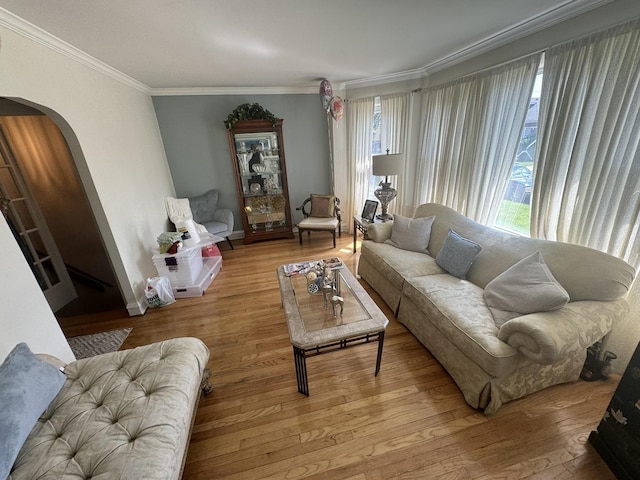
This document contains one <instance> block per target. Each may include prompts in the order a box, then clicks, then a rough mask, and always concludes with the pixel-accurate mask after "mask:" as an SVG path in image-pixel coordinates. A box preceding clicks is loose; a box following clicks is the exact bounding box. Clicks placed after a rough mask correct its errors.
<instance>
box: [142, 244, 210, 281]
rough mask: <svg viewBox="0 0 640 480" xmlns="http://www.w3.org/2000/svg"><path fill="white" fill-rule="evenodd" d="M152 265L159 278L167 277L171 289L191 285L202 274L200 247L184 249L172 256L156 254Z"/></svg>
mask: <svg viewBox="0 0 640 480" xmlns="http://www.w3.org/2000/svg"><path fill="white" fill-rule="evenodd" d="M153 264H154V265H155V266H156V270H157V271H158V275H159V276H161V277H169V281H170V282H171V286H172V287H180V286H183V285H193V284H194V283H195V281H196V280H197V278H198V275H200V272H202V247H200V246H196V247H191V248H185V249H183V250H182V251H180V252H178V253H176V254H173V255H172V254H170V253H157V254H155V255H154V256H153Z"/></svg>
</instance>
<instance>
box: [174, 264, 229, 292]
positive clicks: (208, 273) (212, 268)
mask: <svg viewBox="0 0 640 480" xmlns="http://www.w3.org/2000/svg"><path fill="white" fill-rule="evenodd" d="M203 263H204V266H203V268H202V272H200V275H199V276H198V279H197V280H196V282H195V284H194V285H185V286H178V287H174V286H173V285H172V286H171V287H172V290H173V295H174V297H176V298H186V297H201V296H202V295H204V293H205V292H206V290H207V288H209V285H211V282H213V279H214V278H216V276H217V275H218V272H219V271H220V268H221V267H222V257H210V258H204V262H203Z"/></svg>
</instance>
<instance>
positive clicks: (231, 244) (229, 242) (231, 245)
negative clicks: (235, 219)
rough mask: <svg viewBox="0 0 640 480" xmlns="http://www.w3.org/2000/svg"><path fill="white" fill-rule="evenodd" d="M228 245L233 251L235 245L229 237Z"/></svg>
mask: <svg viewBox="0 0 640 480" xmlns="http://www.w3.org/2000/svg"><path fill="white" fill-rule="evenodd" d="M227 243H228V244H229V246H230V247H231V250H233V243H231V239H230V238H229V237H227Z"/></svg>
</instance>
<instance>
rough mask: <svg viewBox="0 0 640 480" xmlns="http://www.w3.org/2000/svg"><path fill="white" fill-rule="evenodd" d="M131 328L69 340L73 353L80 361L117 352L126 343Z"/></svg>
mask: <svg viewBox="0 0 640 480" xmlns="http://www.w3.org/2000/svg"><path fill="white" fill-rule="evenodd" d="M129 332H131V328H123V329H121V330H112V331H110V332H102V333H94V334H92V335H81V336H78V337H71V338H67V342H69V346H70V347H71V351H72V352H73V354H74V355H75V356H76V358H77V359H78V360H80V359H81V358H87V357H94V356H96V355H100V354H103V353H109V352H115V351H117V350H118V349H119V348H120V345H122V343H123V342H124V341H125V339H126V338H127V336H128V335H129Z"/></svg>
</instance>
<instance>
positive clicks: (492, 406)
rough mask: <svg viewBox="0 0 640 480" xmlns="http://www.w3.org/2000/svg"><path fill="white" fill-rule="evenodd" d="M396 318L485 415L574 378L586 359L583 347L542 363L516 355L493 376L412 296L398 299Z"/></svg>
mask: <svg viewBox="0 0 640 480" xmlns="http://www.w3.org/2000/svg"><path fill="white" fill-rule="evenodd" d="M397 319H398V321H399V322H400V323H402V324H403V325H405V326H406V327H407V328H408V329H409V331H410V332H411V333H412V334H413V335H414V336H415V337H416V338H417V339H418V341H420V343H422V345H424V346H425V347H426V348H427V350H429V351H430V352H431V354H432V355H433V356H434V357H435V358H436V359H437V360H438V362H440V364H441V365H442V366H443V367H444V369H445V370H446V371H447V372H448V373H449V375H450V376H451V378H453V380H454V381H455V382H456V384H457V385H458V388H460V391H461V392H462V395H463V396H464V399H465V401H466V402H467V403H468V404H469V405H470V406H471V407H473V408H480V409H483V410H484V413H485V414H487V415H492V414H494V413H496V412H497V411H498V409H499V408H500V407H501V406H502V405H503V404H504V403H507V402H509V401H511V400H515V399H516V398H520V397H524V396H526V395H529V394H531V393H534V392H537V391H538V390H541V389H543V388H547V387H550V386H552V385H557V384H561V383H567V382H573V381H576V380H577V379H578V378H579V376H580V372H581V371H582V366H583V365H584V361H585V359H586V351H580V352H577V353H576V354H574V355H570V356H568V357H566V358H564V359H563V360H562V361H561V362H558V363H556V364H552V365H541V364H538V363H535V362H533V361H531V360H529V359H527V358H526V357H524V356H523V355H519V357H518V360H517V361H518V365H517V367H516V368H515V369H514V370H513V371H512V372H510V373H508V374H507V375H504V376H501V377H493V376H491V375H489V374H488V373H486V372H485V371H484V370H483V369H482V368H480V367H479V366H478V365H477V364H476V363H475V362H473V361H471V360H470V359H469V358H468V357H467V356H466V355H465V353H464V352H463V351H461V350H460V349H459V348H457V347H456V346H455V345H454V344H453V343H451V342H450V341H449V339H448V338H447V337H446V336H445V335H443V334H442V332H440V330H439V329H438V328H437V327H436V326H435V325H434V324H433V322H432V321H431V320H430V319H429V318H428V317H427V316H426V315H425V314H424V313H423V312H422V311H421V310H420V309H419V308H418V307H417V306H416V305H415V304H414V303H413V302H412V301H411V300H409V299H407V298H402V301H400V302H399V310H398V314H397Z"/></svg>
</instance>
